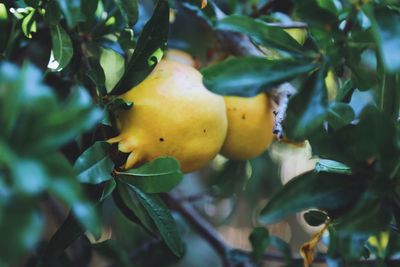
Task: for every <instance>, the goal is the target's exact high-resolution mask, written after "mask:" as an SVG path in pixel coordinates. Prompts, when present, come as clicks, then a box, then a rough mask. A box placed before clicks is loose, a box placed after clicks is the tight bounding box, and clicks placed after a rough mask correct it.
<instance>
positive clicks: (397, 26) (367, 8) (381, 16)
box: [363, 5, 400, 72]
mask: <svg viewBox="0 0 400 267" xmlns="http://www.w3.org/2000/svg"><path fill="white" fill-rule="evenodd" d="M363 11H364V12H365V14H366V15H367V16H368V18H369V20H370V22H371V24H372V29H373V33H374V36H375V41H376V43H377V44H378V47H379V51H380V56H381V57H382V59H383V62H384V64H385V66H386V68H387V69H388V70H389V71H390V72H398V71H400V52H399V51H400V38H399V35H400V14H399V13H398V12H394V11H391V10H389V9H387V8H376V9H373V6H372V5H363Z"/></svg>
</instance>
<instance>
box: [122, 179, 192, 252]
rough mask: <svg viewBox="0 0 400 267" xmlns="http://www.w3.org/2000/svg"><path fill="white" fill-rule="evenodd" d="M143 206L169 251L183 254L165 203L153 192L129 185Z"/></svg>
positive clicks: (178, 236) (176, 230)
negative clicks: (145, 191)
mask: <svg viewBox="0 0 400 267" xmlns="http://www.w3.org/2000/svg"><path fill="white" fill-rule="evenodd" d="M130 188H131V189H132V190H133V191H134V192H135V194H136V196H137V198H138V199H139V201H140V203H141V204H142V205H143V207H144V208H145V209H146V210H147V212H148V213H149V215H150V217H151V218H152V219H153V221H154V223H155V225H156V226H157V229H158V231H159V232H160V235H161V237H162V239H163V240H164V241H165V243H166V245H167V246H168V247H169V249H171V251H172V252H173V253H174V254H175V255H176V256H178V257H182V256H183V251H184V248H183V243H182V240H181V238H180V235H179V232H178V229H177V226H176V223H175V221H174V218H173V217H172V215H171V212H170V211H169V209H168V208H167V206H166V205H165V203H164V202H163V201H162V200H161V199H160V198H159V197H158V196H157V195H153V194H146V193H144V192H143V191H141V190H140V189H138V188H136V187H134V186H130Z"/></svg>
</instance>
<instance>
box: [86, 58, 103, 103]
mask: <svg viewBox="0 0 400 267" xmlns="http://www.w3.org/2000/svg"><path fill="white" fill-rule="evenodd" d="M89 65H90V69H89V70H86V68H85V70H84V71H85V73H86V75H87V76H88V77H89V79H90V80H91V81H92V82H93V84H94V85H95V86H96V89H97V92H98V94H99V95H101V96H104V95H106V94H107V89H106V76H105V74H104V70H103V68H102V67H101V64H100V59H99V58H96V57H90V58H89Z"/></svg>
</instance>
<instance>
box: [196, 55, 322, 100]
mask: <svg viewBox="0 0 400 267" xmlns="http://www.w3.org/2000/svg"><path fill="white" fill-rule="evenodd" d="M316 67H317V65H316V64H314V63H310V62H306V61H299V60H298V61H294V60H291V59H279V60H269V59H266V58H261V57H242V58H231V59H228V60H225V61H224V62H222V63H217V64H214V65H212V66H210V67H207V68H205V69H203V70H202V73H203V83H204V85H205V86H206V88H207V89H209V90H210V91H212V92H215V93H218V94H222V95H238V96H254V95H256V94H258V93H259V92H262V91H265V90H267V89H270V87H272V86H276V85H278V84H281V83H283V82H286V81H290V80H292V79H293V78H295V77H297V76H299V75H302V74H305V73H308V72H311V71H312V70H314V69H315V68H316ZM243 70H246V71H243Z"/></svg>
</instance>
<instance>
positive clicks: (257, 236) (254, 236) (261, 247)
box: [249, 227, 270, 262]
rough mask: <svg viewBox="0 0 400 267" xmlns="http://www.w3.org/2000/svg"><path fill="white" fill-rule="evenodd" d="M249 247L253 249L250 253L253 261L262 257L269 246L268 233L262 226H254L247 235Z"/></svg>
mask: <svg viewBox="0 0 400 267" xmlns="http://www.w3.org/2000/svg"><path fill="white" fill-rule="evenodd" d="M249 240H250V243H251V247H252V249H253V251H252V253H251V255H252V257H253V259H254V261H256V262H258V261H259V260H261V259H262V256H263V254H264V252H265V250H266V249H267V247H268V246H269V242H270V240H269V233H268V230H267V229H266V228H264V227H256V228H254V229H253V231H252V232H251V234H250V236H249Z"/></svg>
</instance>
